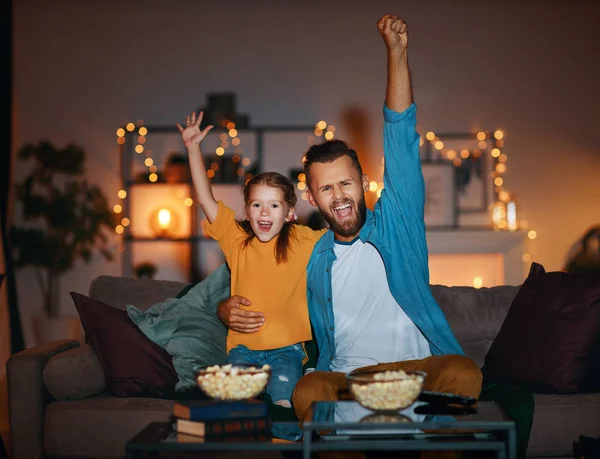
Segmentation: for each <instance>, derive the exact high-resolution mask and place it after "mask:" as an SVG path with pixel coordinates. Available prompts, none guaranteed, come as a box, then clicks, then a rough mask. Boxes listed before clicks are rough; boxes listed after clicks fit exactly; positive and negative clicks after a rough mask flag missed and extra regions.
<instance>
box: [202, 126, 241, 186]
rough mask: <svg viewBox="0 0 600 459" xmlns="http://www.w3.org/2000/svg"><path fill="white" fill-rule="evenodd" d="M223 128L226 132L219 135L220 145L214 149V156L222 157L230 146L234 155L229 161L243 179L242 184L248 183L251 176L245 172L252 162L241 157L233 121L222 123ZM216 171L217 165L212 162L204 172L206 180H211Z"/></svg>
mask: <svg viewBox="0 0 600 459" xmlns="http://www.w3.org/2000/svg"><path fill="white" fill-rule="evenodd" d="M223 128H225V129H226V130H227V132H223V133H221V134H220V136H219V139H220V140H221V143H220V144H219V146H218V147H217V148H216V149H215V154H216V155H217V156H224V155H225V152H226V150H227V149H228V148H229V147H230V146H232V147H234V149H233V153H234V155H233V156H232V157H231V161H232V162H233V163H234V164H236V165H237V170H236V174H237V176H238V177H244V183H248V180H250V179H251V178H252V174H251V173H250V172H246V167H248V166H250V164H251V163H252V160H251V159H250V158H249V157H247V156H243V155H242V153H243V151H244V150H243V149H242V140H241V139H240V138H239V136H238V135H239V132H238V130H237V129H236V126H235V123H234V122H233V121H228V120H225V121H223ZM218 170H219V165H218V164H217V163H216V162H213V163H212V164H211V165H210V168H209V169H208V170H207V171H206V175H207V176H208V179H209V180H212V179H213V178H214V177H215V176H216V172H217V171H218Z"/></svg>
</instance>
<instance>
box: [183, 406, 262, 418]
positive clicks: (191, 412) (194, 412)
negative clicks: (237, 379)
mask: <svg viewBox="0 0 600 459" xmlns="http://www.w3.org/2000/svg"><path fill="white" fill-rule="evenodd" d="M173 414H174V416H175V417H178V418H181V419H188V420H190V421H213V420H221V419H247V418H259V417H264V416H266V415H267V405H266V404H252V405H211V406H202V407H192V408H191V407H187V406H184V405H177V404H176V405H174V406H173Z"/></svg>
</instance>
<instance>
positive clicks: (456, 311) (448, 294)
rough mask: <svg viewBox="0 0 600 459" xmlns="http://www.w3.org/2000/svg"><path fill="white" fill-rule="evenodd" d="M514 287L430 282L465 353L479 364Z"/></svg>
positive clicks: (505, 309) (494, 334)
mask: <svg viewBox="0 0 600 459" xmlns="http://www.w3.org/2000/svg"><path fill="white" fill-rule="evenodd" d="M518 290H519V288H518V287H513V286H507V285H503V286H500V287H491V288H481V289H475V288H473V287H447V286H445V285H432V286H431V293H432V294H433V296H434V297H435V299H436V301H437V303H438V304H439V305H440V308H441V309H442V311H443V312H444V315H445V316H446V319H447V320H448V323H449V324H450V328H451V330H452V332H453V333H454V336H456V339H457V340H458V342H459V344H460V345H461V347H462V348H463V351H464V352H465V355H467V357H470V358H471V359H473V360H474V361H475V362H476V363H477V364H478V365H479V366H480V367H481V366H483V360H484V357H485V355H486V354H487V352H488V350H489V348H490V346H491V343H492V342H493V341H494V339H495V338H496V335H497V334H498V331H499V330H500V327H501V326H502V323H503V322H504V318H505V317H506V313H507V312H508V309H509V307H510V304H511V303H512V301H513V299H514V298H515V295H516V294H517V291H518Z"/></svg>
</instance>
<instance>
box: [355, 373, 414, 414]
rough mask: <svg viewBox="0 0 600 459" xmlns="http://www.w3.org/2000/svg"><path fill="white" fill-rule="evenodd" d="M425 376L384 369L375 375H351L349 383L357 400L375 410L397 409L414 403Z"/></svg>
mask: <svg viewBox="0 0 600 459" xmlns="http://www.w3.org/2000/svg"><path fill="white" fill-rule="evenodd" d="M423 381H424V377H423V375H422V374H418V373H406V372H405V371H402V370H399V371H384V372H380V373H375V374H374V375H373V377H369V376H363V375H360V374H357V375H349V376H348V384H349V386H350V392H351V393H352V395H353V396H354V398H355V400H356V401H357V402H358V403H360V404H361V405H362V406H364V407H365V408H368V409H370V410H374V411H397V410H401V409H404V408H407V407H408V406H410V405H412V404H413V403H414V402H415V400H416V399H417V398H418V396H419V394H420V393H421V389H422V387H423Z"/></svg>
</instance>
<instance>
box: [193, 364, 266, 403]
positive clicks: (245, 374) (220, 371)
mask: <svg viewBox="0 0 600 459" xmlns="http://www.w3.org/2000/svg"><path fill="white" fill-rule="evenodd" d="M270 374H271V367H270V366H269V365H263V366H262V367H260V368H259V367H253V366H243V367H240V366H233V365H222V366H219V365H213V366H210V367H207V368H205V369H204V370H201V371H200V373H199V374H198V376H197V382H198V386H199V387H200V389H202V390H203V391H204V392H205V393H206V395H208V396H209V397H212V398H214V399H217V400H245V399H248V398H252V397H256V396H257V395H259V394H260V393H261V392H262V391H263V390H264V388H265V387H266V385H267V382H268V380H269V375H270Z"/></svg>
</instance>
